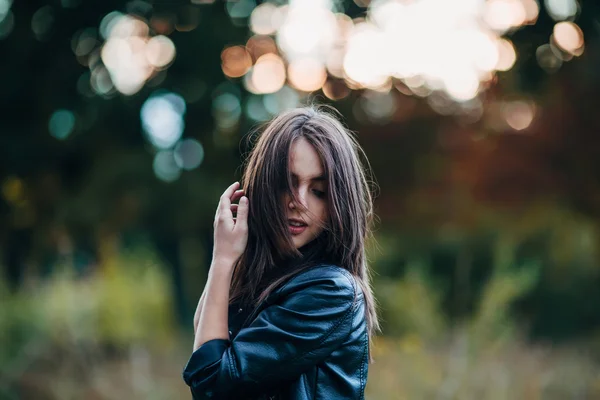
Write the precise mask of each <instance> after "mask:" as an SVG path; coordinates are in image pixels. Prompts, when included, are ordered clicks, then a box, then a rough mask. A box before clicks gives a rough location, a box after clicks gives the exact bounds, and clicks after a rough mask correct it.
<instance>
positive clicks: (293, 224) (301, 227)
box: [288, 218, 308, 235]
mask: <svg viewBox="0 0 600 400" xmlns="http://www.w3.org/2000/svg"><path fill="white" fill-rule="evenodd" d="M288 227H289V230H290V233H291V234H292V235H299V234H301V233H302V232H304V231H305V230H306V228H307V227H308V226H307V225H306V223H305V222H304V221H302V220H301V219H297V218H290V219H288Z"/></svg>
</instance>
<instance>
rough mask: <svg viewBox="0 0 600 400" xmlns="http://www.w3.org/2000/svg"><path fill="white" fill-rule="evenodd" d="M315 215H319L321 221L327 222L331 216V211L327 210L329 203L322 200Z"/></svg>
mask: <svg viewBox="0 0 600 400" xmlns="http://www.w3.org/2000/svg"><path fill="white" fill-rule="evenodd" d="M314 215H315V216H316V217H317V219H318V221H319V223H321V224H325V223H326V222H327V219H328V218H329V213H328V211H327V204H326V203H325V202H320V203H319V204H318V205H317V206H316V207H315V212H314Z"/></svg>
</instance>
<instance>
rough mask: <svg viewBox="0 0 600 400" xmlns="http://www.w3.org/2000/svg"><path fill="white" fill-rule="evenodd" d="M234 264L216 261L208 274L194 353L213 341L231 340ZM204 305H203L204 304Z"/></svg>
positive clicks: (200, 303) (201, 299) (200, 304)
mask: <svg viewBox="0 0 600 400" xmlns="http://www.w3.org/2000/svg"><path fill="white" fill-rule="evenodd" d="M232 275H233V262H231V261H226V260H214V261H213V264H212V265H211V268H210V272H209V274H208V281H207V283H206V288H205V290H204V294H203V295H202V297H201V298H200V302H199V306H200V307H201V312H200V315H199V316H198V324H197V327H196V331H195V337H194V351H196V350H197V349H198V348H199V347H200V346H201V345H202V344H204V343H206V342H208V341H209V340H212V339H229V326H228V313H229V287H230V285H231V278H232ZM202 303H203V304H202Z"/></svg>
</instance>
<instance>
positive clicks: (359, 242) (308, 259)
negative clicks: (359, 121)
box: [231, 106, 379, 336]
mask: <svg viewBox="0 0 600 400" xmlns="http://www.w3.org/2000/svg"><path fill="white" fill-rule="evenodd" d="M334 112H335V110H334V109H333V108H330V107H325V106H308V107H303V108H296V109H292V110H290V111H287V112H284V113H282V114H280V115H278V116H277V117H275V118H274V119H273V120H272V121H270V122H269V123H268V124H267V125H266V128H265V129H264V130H263V132H262V134H260V135H259V136H258V139H257V140H254V143H252V145H253V148H252V150H251V151H250V154H249V157H248V158H247V161H246V165H245V171H244V174H243V177H242V187H243V188H244V189H245V191H246V196H248V199H249V204H250V209H249V215H248V218H249V219H248V226H249V237H248V245H247V247H246V250H245V251H244V253H243V254H242V256H241V257H240V259H239V260H238V262H237V264H236V268H235V271H234V274H233V280H232V287H231V289H232V290H231V301H236V300H237V301H243V302H244V301H248V302H251V303H253V304H254V305H256V304H258V303H260V302H261V301H262V300H264V299H265V298H266V297H267V296H268V295H269V294H270V293H271V292H272V291H273V290H274V289H275V288H277V287H278V286H279V285H280V284H281V283H282V282H284V281H286V280H287V279H289V278H291V277H292V276H294V275H296V274H297V273H298V272H299V271H301V270H303V269H304V268H307V267H310V266H312V265H314V264H315V263H317V262H319V261H327V262H329V263H332V264H336V265H338V266H340V267H342V268H344V269H346V270H348V271H349V272H350V273H351V274H352V275H353V276H354V277H355V278H356V280H357V281H358V283H359V285H360V286H361V288H362V290H363V293H364V296H365V305H366V310H367V316H366V317H367V324H368V329H369V335H370V336H371V335H373V334H374V333H375V332H376V331H377V330H378V329H379V323H378V320H377V312H376V308H375V300H374V297H373V292H372V289H371V285H370V277H369V269H368V265H367V259H366V255H365V241H366V239H367V238H368V237H369V236H370V235H371V224H372V221H373V203H372V194H371V190H370V189H371V188H370V186H369V184H370V183H372V178H371V175H370V167H369V163H368V161H367V158H366V156H365V155H364V152H363V150H362V148H361V147H360V146H359V144H358V142H357V141H356V139H355V137H354V136H353V135H352V134H351V133H350V132H349V131H348V130H347V129H346V128H344V126H343V125H342V124H341V123H340V121H339V120H338V119H337V118H336V117H335V115H334V114H333V113H334ZM299 138H304V139H306V140H307V141H308V142H309V143H310V144H311V145H312V146H314V148H315V150H316V151H317V153H318V154H319V157H320V159H321V162H322V164H323V169H324V174H325V178H326V180H327V207H328V211H329V219H328V221H327V225H326V226H325V227H324V230H323V233H322V234H321V235H320V236H319V237H318V238H317V239H315V240H314V241H313V243H312V244H309V245H307V246H305V247H308V248H309V249H308V250H305V251H299V250H298V249H296V248H295V246H294V244H293V242H292V238H291V236H290V234H289V231H288V221H287V216H286V205H285V204H284V202H283V201H282V195H283V194H285V193H288V194H290V196H295V193H294V191H293V190H292V187H293V186H292V181H291V174H290V172H289V168H288V162H289V154H290V149H291V147H292V144H293V143H294V142H295V141H296V140H297V139H299ZM254 139H255V138H254ZM291 265H293V266H294V267H293V268H292V267H291Z"/></svg>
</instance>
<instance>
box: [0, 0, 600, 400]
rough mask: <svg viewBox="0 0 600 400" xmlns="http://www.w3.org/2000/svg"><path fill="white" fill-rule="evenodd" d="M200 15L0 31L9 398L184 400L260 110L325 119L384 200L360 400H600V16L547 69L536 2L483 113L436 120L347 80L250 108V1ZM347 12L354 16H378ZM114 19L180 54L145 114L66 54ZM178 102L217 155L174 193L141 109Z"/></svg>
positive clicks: (1, 331) (114, 6) (47, 7)
mask: <svg viewBox="0 0 600 400" xmlns="http://www.w3.org/2000/svg"><path fill="white" fill-rule="evenodd" d="M59 3H60V4H59ZM192 3H194V4H191V3H190V2H180V1H173V2H168V1H167V2H159V1H141V0H134V1H126V2H122V1H116V0H107V1H103V2H97V3H95V4H93V5H91V4H87V3H85V2H81V1H78V0H62V1H60V2H56V1H53V2H49V1H44V0H35V1H8V2H7V1H4V2H2V0H0V8H3V9H5V10H4V11H7V10H8V11H10V12H9V13H8V14H6V15H8V16H9V17H7V19H5V21H9V22H11V24H13V23H14V26H11V27H10V29H8V28H7V25H6V24H4V25H2V26H0V36H2V38H1V39H0V52H2V54H3V56H4V57H5V61H6V62H2V63H0V83H1V85H0V86H1V87H2V90H0V108H1V110H2V116H1V118H0V132H1V134H0V192H1V196H0V256H1V257H2V259H1V260H2V261H0V267H1V268H0V270H1V271H2V275H1V276H0V398H1V399H4V398H7V399H29V398H32V399H36V400H37V399H42V400H43V399H60V400H62V399H81V398H85V399H124V398H129V399H166V398H184V397H186V396H189V391H188V390H187V388H186V387H185V385H184V384H183V382H182V381H181V377H180V371H181V368H182V366H183V364H184V362H185V360H186V359H187V357H188V356H189V350H190V347H191V343H192V338H191V334H189V333H188V334H184V335H183V336H184V337H183V338H180V335H181V332H182V329H181V327H182V326H183V327H184V329H186V330H185V331H184V332H188V328H190V323H191V319H192V315H193V310H194V308H195V305H196V302H197V299H198V296H199V295H200V292H201V290H202V286H203V284H204V282H205V276H206V272H207V265H209V262H210V259H209V257H210V248H211V246H212V243H211V240H212V239H211V238H212V219H213V217H214V207H215V206H216V204H217V201H218V197H219V195H220V193H221V192H222V190H223V188H225V187H226V186H227V185H228V184H229V183H230V182H231V181H233V180H235V179H238V178H239V175H240V173H241V169H240V168H239V165H240V161H241V160H242V158H243V154H244V152H245V151H246V150H247V148H246V147H245V146H246V144H245V142H244V141H243V140H242V139H243V137H244V135H245V134H246V133H247V132H248V131H249V130H250V129H252V128H254V127H255V126H256V124H257V123H258V122H259V120H261V119H264V118H267V117H268V116H269V114H268V113H267V112H266V111H265V110H264V104H267V103H268V104H270V105H271V108H273V107H274V108H278V107H280V106H282V104H283V103H286V102H285V101H284V100H286V99H288V100H289V98H291V99H292V100H294V101H297V100H298V101H299V100H303V101H305V100H307V99H309V98H315V99H317V100H318V101H325V102H330V103H333V104H334V106H335V107H336V108H338V109H339V110H340V111H341V113H342V115H344V118H345V120H346V122H347V123H348V126H349V127H350V128H351V129H353V130H356V131H357V132H358V139H359V141H360V143H361V145H363V147H364V148H365V151H366V154H367V155H368V157H369V159H370V161H371V163H372V166H373V168H374V172H375V176H376V177H377V181H378V184H379V186H380V190H379V196H378V197H377V199H376V213H377V215H378V216H379V217H380V220H379V223H378V225H377V229H376V238H377V242H378V244H376V243H373V245H372V246H371V249H370V251H369V254H370V256H371V260H372V266H373V267H374V270H375V274H374V284H375V294H376V297H377V298H378V300H379V303H380V305H381V315H382V318H383V325H384V330H383V335H384V336H382V337H380V338H378V339H377V342H376V344H375V358H376V360H377V362H376V364H374V365H373V366H372V367H371V374H370V381H369V386H368V394H369V398H373V399H392V398H403V399H421V398H427V399H429V398H435V399H506V398H508V399H513V398H522V399H538V398H544V399H565V398H590V399H591V398H600V382H599V380H598V376H599V371H598V363H597V360H596V358H597V356H598V354H600V313H598V309H600V291H599V290H598V287H599V285H600V252H599V250H598V249H600V164H599V161H600V136H599V135H598V132H599V131H600V118H599V117H600V114H599V113H598V112H597V109H596V108H597V107H596V105H595V101H596V98H597V97H598V93H600V75H599V74H598V73H597V72H598V66H599V65H600V42H599V41H598V26H600V25H599V22H600V3H599V2H597V1H591V0H590V1H580V2H579V7H578V9H577V12H576V17H574V18H575V20H576V23H577V24H578V26H580V27H581V29H582V32H583V34H584V37H585V51H584V53H583V54H582V55H581V56H580V57H574V58H572V59H570V60H565V61H564V62H562V61H561V66H560V69H557V70H553V71H547V70H544V69H543V68H542V67H541V66H540V65H539V64H540V63H539V59H538V55H537V50H538V49H540V48H541V47H542V46H546V49H548V48H549V47H548V43H549V42H550V41H551V40H552V36H551V35H552V34H553V29H554V26H555V22H556V21H554V20H553V19H552V18H551V17H550V15H549V14H548V13H547V12H546V11H545V9H546V8H547V5H548V3H551V2H549V1H545V2H542V1H537V4H538V5H539V6H540V7H539V11H540V12H539V18H538V20H537V22H536V23H535V24H534V25H526V26H524V27H522V28H520V29H517V30H515V31H511V32H510V33H509V34H507V38H509V39H510V40H511V41H512V43H514V46H515V49H516V54H517V61H516V63H515V65H514V67H513V68H512V69H510V70H509V71H506V72H502V73H499V74H498V75H497V76H496V77H495V78H494V79H493V81H492V82H490V87H489V88H488V89H489V90H487V91H486V92H485V93H484V94H482V95H481V96H480V99H478V101H480V103H477V104H479V106H477V107H480V109H478V108H477V107H475V105H477V104H475V105H473V106H474V112H475V114H477V112H481V115H479V117H477V118H472V116H464V115H463V116H461V115H445V114H444V115H441V114H440V113H439V111H440V109H441V110H442V111H443V109H444V107H446V106H448V107H449V108H452V107H450V106H449V105H448V104H445V103H444V102H443V101H442V100H444V99H443V98H439V97H435V96H433V97H432V98H433V99H434V100H436V99H437V100H436V101H437V102H438V103H439V104H437V105H436V106H435V107H434V105H435V104H436V103H435V102H434V101H432V100H431V99H432V98H430V99H427V98H426V97H421V95H411V94H410V93H408V94H407V92H406V87H403V86H402V84H401V82H397V81H394V82H392V85H391V86H390V88H389V92H388V93H384V91H382V92H377V91H372V90H349V89H348V88H346V87H345V86H343V84H342V85H341V86H340V85H339V84H340V82H338V81H337V80H336V81H334V82H333V86H332V87H334V86H335V87H337V88H338V89H340V88H341V89H345V90H346V91H345V92H344V90H342V91H341V93H345V94H344V96H346V95H347V97H345V98H343V99H340V100H337V101H333V100H332V101H329V100H327V99H326V98H325V97H324V96H325V94H324V92H323V94H321V92H316V94H315V93H312V94H311V95H308V94H307V93H300V94H294V95H293V96H291V97H285V96H283V95H286V96H287V95H289V94H290V93H291V92H293V90H291V89H290V88H289V87H287V86H286V89H287V90H286V91H282V92H281V93H279V95H282V97H278V96H272V97H269V98H267V96H265V95H257V94H253V93H249V92H247V91H246V89H245V88H244V84H243V78H242V79H240V78H228V77H226V76H225V75H224V71H223V68H222V65H221V63H222V61H223V60H222V59H221V55H222V51H223V50H224V49H225V48H228V47H229V48H231V47H232V46H238V45H240V46H243V45H244V44H247V43H248V38H249V36H250V35H251V33H250V32H249V29H248V26H247V25H248V23H247V22H248V21H247V20H246V19H244V18H237V17H236V18H234V17H232V16H231V14H230V12H231V10H232V9H234V8H236V7H234V6H235V5H236V4H237V3H236V2H232V1H227V2H221V1H215V2H211V1H210V0H209V1H206V2H205V1H193V2H192ZM196 3H199V4H196ZM200 3H201V4H200ZM209 3H211V4H209ZM256 3H257V4H261V3H264V2H262V1H258V2H256ZM274 3H277V4H282V3H284V1H279V0H278V1H276V2H274ZM335 3H336V5H337V6H338V7H340V8H339V9H340V10H343V11H344V12H345V13H346V14H347V15H348V16H349V17H351V18H358V19H360V18H363V17H364V16H365V8H364V7H363V6H365V5H367V3H369V2H368V1H354V2H352V1H349V0H348V1H340V2H338V1H336V2H335ZM553 3H554V6H559V3H558V2H553ZM240 4H246V6H247V5H248V4H250V5H251V6H253V5H254V4H255V2H253V1H246V2H240ZM565 4H566V3H565ZM572 4H574V3H572ZM115 10H117V11H120V12H123V13H130V14H131V15H136V16H137V18H140V19H141V20H143V21H147V22H148V23H149V26H150V25H151V26H152V29H154V30H155V31H156V32H159V31H160V32H163V33H164V34H165V35H167V36H168V37H169V39H170V40H172V42H173V44H174V46H175V47H176V56H175V61H174V62H173V64H172V65H170V66H169V67H168V71H166V70H163V71H161V72H159V73H158V74H156V75H155V76H153V78H152V79H150V80H149V81H148V83H147V84H146V85H145V86H144V87H142V88H141V89H140V91H139V92H138V93H136V94H135V95H131V96H125V95H119V94H117V93H116V92H113V93H111V94H110V95H107V96H105V97H103V96H100V95H95V94H94V93H93V92H92V91H91V89H90V88H89V87H88V86H89V85H88V83H89V82H90V78H91V75H92V69H91V65H92V64H94V65H95V63H96V62H97V60H96V61H93V59H94V57H96V58H97V55H96V56H94V57H89V59H87V58H86V57H81V56H76V54H74V51H75V52H76V51H77V49H75V50H74V49H73V47H74V45H73V44H74V43H75V42H76V41H77V40H79V42H81V43H84V41H82V40H80V39H82V37H83V36H85V35H91V36H90V38H91V37H93V45H94V46H96V45H100V42H98V41H97V39H98V40H101V39H100V36H98V35H97V33H98V32H97V30H98V28H99V25H100V23H101V21H102V19H103V17H104V16H106V15H107V14H109V13H111V12H113V11H115ZM238 11H239V10H238ZM36 15H37V17H36V20H40V18H41V17H44V18H42V19H45V21H46V23H45V25H44V26H45V28H44V29H43V32H42V31H39V32H33V31H32V27H33V19H34V16H36ZM48 21H49V22H48ZM38 22H39V21H38ZM46 28H47V29H46ZM7 29H8V30H7ZM7 32H8V33H7ZM156 32H155V33H156ZM92 33H93V34H92ZM40 34H43V35H42V36H40ZM84 34H85V35H84ZM82 35H83V36H82ZM76 39H77V40H76ZM88 39H89V38H88ZM79 42H78V43H79ZM81 43H80V44H81ZM88 44H89V43H88ZM77 46H79V45H77ZM555 57H556V55H555ZM88 61H89V63H88ZM254 61H255V60H254ZM330 83H331V82H330ZM168 92H170V93H172V94H175V95H176V96H175V97H176V98H177V99H179V98H180V99H183V100H184V101H185V107H184V108H185V112H181V113H180V115H179V116H178V118H179V120H178V121H179V122H181V123H182V125H181V128H183V127H185V130H184V132H183V136H182V139H183V140H195V141H196V142H194V143H201V144H202V146H203V153H202V157H201V158H199V159H198V160H200V161H198V162H201V164H200V166H199V167H197V168H195V169H193V168H192V170H185V171H183V172H181V171H179V170H178V172H181V175H180V176H179V175H177V176H176V180H174V181H169V182H166V181H165V180H161V179H164V175H163V176H162V178H161V177H157V173H156V171H155V170H154V168H155V166H156V165H155V163H156V160H157V159H158V157H157V154H159V153H160V152H159V151H158V150H157V148H155V147H153V144H152V143H150V140H149V136H148V134H147V132H144V127H143V126H142V125H143V121H142V117H141V114H140V111H141V109H142V107H143V106H144V105H145V104H147V101H148V99H151V98H153V97H155V96H156V97H159V95H160V94H161V93H162V94H164V93H168ZM286 93H287V94H286ZM177 96H179V97H177ZM223 96H225V97H223ZM294 96H296V97H294ZM218 98H219V99H220V100H219V101H216V99H218ZM226 99H230V100H231V99H234V101H233V102H227V101H225V100H226ZM163 100H164V99H163ZM267 100H268V101H267ZM440 101H441V103H440ZM507 104H509V105H511V107H513V109H512V110H513V111H514V110H515V108H514V107H515V106H519V105H520V106H523V105H525V106H526V108H525V111H531V112H532V113H533V112H534V111H535V113H534V114H532V115H531V117H532V119H531V120H529V121H528V123H531V125H529V126H528V128H527V129H524V130H513V129H510V128H509V127H507V126H506V123H505V122H506V121H504V119H505V117H506V115H507V113H508V111H507V109H506V108H503V107H505V106H506V105H507ZM219 106H224V108H219ZM275 106H276V107H275ZM261 107H262V108H261ZM257 109H258V110H259V111H260V110H262V112H261V113H258V114H257V113H256V110H257ZM478 110H479V111H478ZM518 110H519V109H518V107H517V111H518ZM521 111H523V109H521ZM517 114H518V113H517ZM257 115H258V117H257ZM517 116H518V115H517ZM521 116H522V115H521ZM233 117H235V118H233ZM230 119H232V120H234V122H233V123H230V122H231V121H230ZM513 122H514V121H513ZM517 122H519V121H517ZM224 124H225V125H224ZM67 128H68V129H67ZM65 135H66V136H65ZM188 143H191V142H188ZM168 166H169V165H167V167H168ZM163 172H164V171H163ZM167 180H168V179H167ZM176 322H179V325H177V324H176Z"/></svg>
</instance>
